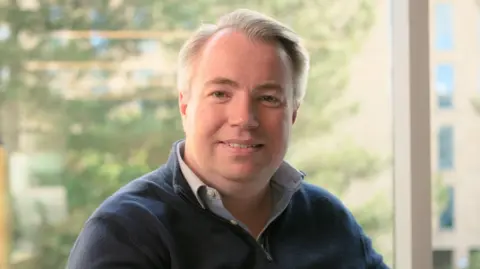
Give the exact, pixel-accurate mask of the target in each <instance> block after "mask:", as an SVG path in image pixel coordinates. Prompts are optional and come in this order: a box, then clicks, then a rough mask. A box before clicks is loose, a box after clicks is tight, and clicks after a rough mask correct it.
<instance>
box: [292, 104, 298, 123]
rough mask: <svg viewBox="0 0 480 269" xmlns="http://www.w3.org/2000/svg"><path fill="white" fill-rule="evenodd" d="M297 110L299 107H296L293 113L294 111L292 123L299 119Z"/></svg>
mask: <svg viewBox="0 0 480 269" xmlns="http://www.w3.org/2000/svg"><path fill="white" fill-rule="evenodd" d="M297 111H298V109H297V108H296V109H295V110H294V111H293V113H292V125H293V124H294V123H295V121H296V120H297Z"/></svg>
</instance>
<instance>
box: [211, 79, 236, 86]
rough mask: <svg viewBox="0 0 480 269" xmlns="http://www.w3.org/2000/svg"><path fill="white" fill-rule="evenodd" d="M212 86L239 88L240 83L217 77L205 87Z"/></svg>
mask: <svg viewBox="0 0 480 269" xmlns="http://www.w3.org/2000/svg"><path fill="white" fill-rule="evenodd" d="M210 85H228V86H232V87H238V86H239V85H238V83H237V82H235V81H233V80H231V79H228V78H225V77H216V78H214V79H211V80H209V81H207V82H205V87H207V86H210Z"/></svg>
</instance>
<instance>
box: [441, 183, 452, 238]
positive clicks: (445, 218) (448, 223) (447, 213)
mask: <svg viewBox="0 0 480 269" xmlns="http://www.w3.org/2000/svg"><path fill="white" fill-rule="evenodd" d="M454 193H455V192H454V190H453V187H451V186H449V187H447V203H446V204H445V208H444V209H443V211H442V213H441V214H440V228H441V229H444V230H451V229H453V228H454V226H455V195H454Z"/></svg>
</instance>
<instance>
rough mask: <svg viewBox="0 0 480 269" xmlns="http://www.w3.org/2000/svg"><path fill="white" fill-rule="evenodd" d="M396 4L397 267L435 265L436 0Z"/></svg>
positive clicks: (393, 8)
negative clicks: (432, 97) (433, 50)
mask: <svg viewBox="0 0 480 269" xmlns="http://www.w3.org/2000/svg"><path fill="white" fill-rule="evenodd" d="M390 3H391V14H392V36H391V40H392V54H391V57H392V65H393V66H392V67H393V68H392V79H393V81H392V87H393V88H392V91H393V98H392V102H393V136H394V137H393V141H394V143H393V147H394V148H393V152H394V164H393V166H394V169H393V173H394V174H393V178H394V179H393V180H394V189H393V196H394V198H393V199H394V268H398V269H432V268H433V253H432V208H431V201H432V195H431V150H430V149H431V144H430V140H431V129H430V113H431V112H430V94H431V93H430V89H431V88H430V37H431V35H430V29H429V26H430V25H429V23H430V20H429V18H430V16H429V15H430V14H429V11H430V1H418V0H390Z"/></svg>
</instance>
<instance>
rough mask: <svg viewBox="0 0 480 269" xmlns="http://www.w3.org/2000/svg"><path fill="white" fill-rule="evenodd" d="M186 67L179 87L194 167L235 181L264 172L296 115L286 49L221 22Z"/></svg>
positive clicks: (277, 158) (277, 156) (277, 159)
mask: <svg viewBox="0 0 480 269" xmlns="http://www.w3.org/2000/svg"><path fill="white" fill-rule="evenodd" d="M193 70H194V71H193V75H192V77H193V78H192V81H191V88H190V89H189V93H188V94H187V95H186V96H183V95H182V94H180V111H181V114H182V118H183V124H184V128H185V133H186V147H187V149H188V153H186V154H187V157H189V158H190V160H189V161H190V162H191V163H193V169H194V170H201V171H198V172H200V174H202V173H205V175H203V176H206V175H212V174H213V175H218V176H221V177H224V178H228V179H231V180H237V181H245V180H255V179H256V178H258V177H259V176H260V177H261V176H271V174H272V173H273V172H274V171H275V170H276V169H277V168H278V166H279V165H280V163H281V162H282V161H283V158H284V156H285V153H286V150H287V144H288V140H289V136H290V132H291V128H292V124H293V123H294V122H295V117H296V108H294V103H293V88H292V85H293V84H292V74H291V70H290V65H289V61H288V57H287V55H286V54H285V52H283V51H282V50H280V49H279V48H278V46H275V45H274V44H270V43H266V42H261V41H258V40H252V39H249V38H248V37H247V36H245V35H244V34H243V33H241V32H236V31H232V30H223V31H221V32H219V33H217V34H215V35H214V36H213V37H212V38H211V39H210V40H209V41H208V42H207V44H206V45H205V47H204V49H203V51H202V54H201V55H199V57H197V59H196V62H195V63H194V66H193ZM195 168H196V169H195ZM199 168H201V169H199Z"/></svg>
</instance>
